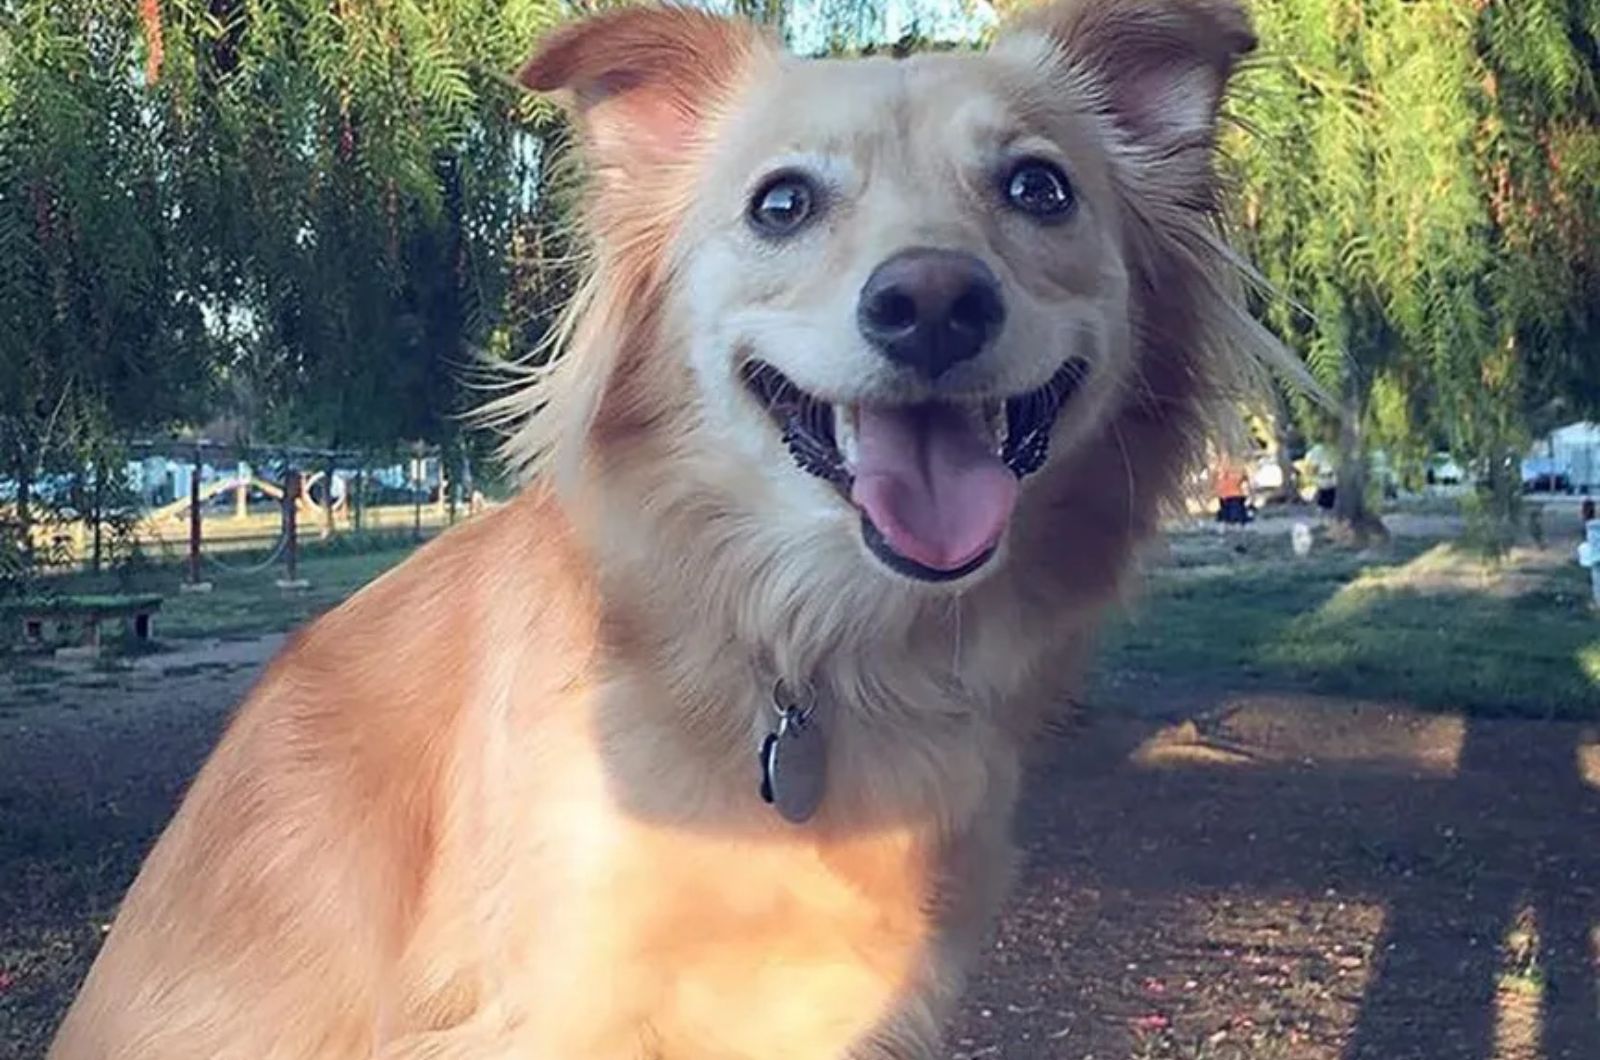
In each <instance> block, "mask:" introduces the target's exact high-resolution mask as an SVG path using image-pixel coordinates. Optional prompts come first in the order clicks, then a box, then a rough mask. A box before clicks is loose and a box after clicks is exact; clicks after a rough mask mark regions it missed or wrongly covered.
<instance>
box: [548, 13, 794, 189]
mask: <svg viewBox="0 0 1600 1060" xmlns="http://www.w3.org/2000/svg"><path fill="white" fill-rule="evenodd" d="M771 47H772V45H771V44H770V43H769V42H768V40H767V38H766V37H765V36H764V35H763V34H762V33H761V32H760V31H759V30H758V29H757V28H756V27H755V26H754V25H752V24H750V23H748V22H743V21H738V20H734V19H728V18H720V17H717V16H714V15H708V14H706V13H704V12H700V11H694V10H689V9H686V8H676V7H628V8H622V9H620V10H616V11H611V12H608V13H606V14H602V15H597V16H594V17H592V18H588V19H584V20H582V21H579V22H574V23H572V24H569V25H567V26H563V27H561V28H559V29H557V30H554V31H553V32H551V33H550V34H549V36H547V37H546V38H545V39H544V40H543V41H542V42H541V44H540V46H539V49H538V51H537V53H536V54H535V55H534V56H533V58H532V59H530V60H529V61H528V63H527V65H525V66H524V67H523V68H522V72H521V75H520V78H519V79H520V80H521V82H522V84H523V85H524V86H526V87H527V88H530V89H532V90H534V91H536V92H561V93H563V94H564V95H565V96H566V98H567V101H568V104H569V106H570V107H571V109H572V111H573V113H574V115H575V117H576V118H577V122H578V126H579V129H580V130H581V132H582V134H583V139H584V145H585V148H586V150H587V152H588V154H589V156H590V159H591V161H592V162H594V163H596V164H597V165H599V166H601V167H611V166H618V167H621V168H622V169H624V170H636V169H638V168H639V167H640V166H651V165H658V164H669V163H671V162H673V161H677V160H681V159H682V156H683V155H684V154H685V153H686V152H687V151H688V150H689V149H691V148H692V147H693V146H694V143H695V141H696V139H697V137H698V135H699V133H700V132H701V130H702V128H703V126H704V124H705V121H706V119H707V118H708V117H709V116H710V115H711V114H712V113H714V111H715V109H716V107H717V106H718V104H719V103H720V102H722V101H723V100H724V99H725V98H726V96H727V94H728V92H729V91H730V90H731V89H732V87H733V86H734V85H736V84H737V82H738V81H739V79H740V76H741V74H742V72H743V71H744V70H745V68H746V67H747V65H748V64H749V62H750V60H751V58H752V57H753V56H754V55H755V54H757V53H758V52H761V51H764V50H769V49H771Z"/></svg>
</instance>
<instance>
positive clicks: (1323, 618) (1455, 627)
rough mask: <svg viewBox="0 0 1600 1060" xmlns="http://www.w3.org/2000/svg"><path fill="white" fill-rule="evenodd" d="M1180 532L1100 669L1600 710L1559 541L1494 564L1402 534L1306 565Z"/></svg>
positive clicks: (1531, 710) (1457, 706) (1585, 606)
mask: <svg viewBox="0 0 1600 1060" xmlns="http://www.w3.org/2000/svg"><path fill="white" fill-rule="evenodd" d="M1228 545H1230V546H1234V547H1237V548H1239V549H1242V550H1243V551H1242V553H1241V552H1236V551H1234V547H1227V548H1223V547H1219V545H1218V543H1217V538H1216V535H1212V534H1200V535H1193V536H1192V538H1191V539H1190V540H1188V541H1185V540H1184V539H1183V537H1182V536H1180V537H1179V538H1178V539H1177V540H1176V541H1175V546H1176V547H1175V553H1176V555H1175V561H1174V562H1169V563H1164V564H1162V565H1160V566H1158V567H1156V568H1155V569H1154V570H1153V571H1152V572H1151V575H1150V578H1149V582H1148V585H1147V587H1146V591H1145V592H1144V594H1143V596H1142V598H1141V599H1140V600H1139V601H1138V602H1137V603H1136V604H1135V605H1134V606H1133V608H1132V609H1131V611H1130V613H1129V614H1127V615H1125V616H1124V617H1123V618H1122V619H1121V620H1120V621H1117V622H1115V623H1113V624H1112V626H1111V628H1110V629H1109V630H1108V632H1107V635H1106V638H1105V643H1104V650H1103V652H1102V656H1101V668H1102V673H1129V674H1135V675H1140V674H1143V675H1151V676H1155V677H1159V678H1168V679H1174V680H1186V681H1188V680H1200V681H1206V682H1212V683H1233V684H1237V683H1241V682H1247V683H1252V684H1258V685H1269V686H1276V687H1286V688H1293V689H1304V690H1310V691H1322V692H1332V693H1341V694H1347V695H1355V696H1361V697H1364V698H1372V699H1394V700H1404V701H1407V702H1410V703H1413V704H1415V705H1418V706H1422V707H1427V708H1432V709H1441V710H1461V711H1464V712H1467V713H1471V714H1475V715H1479V716H1521V717H1565V718H1600V615H1597V614H1596V613H1595V612H1594V611H1593V610H1592V608H1591V607H1590V606H1589V603H1588V595H1589V589H1588V576H1587V574H1586V572H1584V571H1583V570H1581V569H1580V568H1578V566H1577V565H1576V564H1575V563H1573V562H1571V561H1570V560H1565V561H1563V557H1562V556H1561V555H1560V553H1559V550H1554V551H1552V552H1551V553H1544V554H1537V553H1519V554H1514V555H1513V556H1512V557H1511V560H1510V561H1509V562H1508V563H1506V564H1503V565H1501V566H1499V567H1491V566H1489V565H1487V564H1485V563H1483V562H1482V561H1480V560H1478V559H1477V558H1475V557H1474V556H1472V555H1470V554H1468V553H1466V552H1464V551H1463V550H1461V549H1459V548H1458V547H1456V546H1455V545H1452V544H1449V543H1438V542H1429V541H1405V542H1399V543H1396V544H1393V545H1390V546H1388V547H1386V548H1384V549H1381V550H1378V551H1376V552H1374V553H1369V554H1355V553H1351V552H1343V551H1336V550H1332V549H1321V550H1319V551H1317V552H1316V553H1314V554H1313V556H1311V557H1308V558H1306V559H1296V558H1294V557H1293V556H1292V555H1290V554H1289V549H1288V547H1287V545H1286V544H1285V543H1284V542H1283V540H1282V539H1281V538H1278V539H1272V540H1264V539H1257V538H1254V537H1253V535H1251V536H1249V537H1247V536H1246V535H1237V537H1232V536H1230V538H1229V539H1228Z"/></svg>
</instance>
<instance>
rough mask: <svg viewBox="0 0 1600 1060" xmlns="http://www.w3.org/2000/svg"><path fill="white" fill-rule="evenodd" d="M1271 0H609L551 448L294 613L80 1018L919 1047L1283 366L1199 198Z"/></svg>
mask: <svg viewBox="0 0 1600 1060" xmlns="http://www.w3.org/2000/svg"><path fill="white" fill-rule="evenodd" d="M1253 45H1254V38H1253V36H1252V32H1251V28H1250V25H1249V22H1248V20H1247V17H1246V15H1245V13H1244V12H1243V10H1242V8H1241V6H1240V4H1239V2H1238V0H1058V2H1056V3H1054V4H1053V5H1051V6H1048V7H1044V8H1041V9H1037V10H1035V11H1033V12H1031V13H1030V14H1028V15H1026V16H1025V17H1023V18H1021V19H1019V20H1018V21H1016V22H1014V23H1013V24H1010V25H1008V26H1006V27H1004V28H1003V30H1002V31H1001V32H1000V33H999V34H998V35H997V37H996V39H995V41H994V42H993V43H992V45H990V46H989V47H988V48H987V49H986V50H983V51H973V52H946V53H939V54H926V55H919V56H915V57H911V58H905V59H890V58H886V57H877V58H860V59H849V60H816V59H801V58H798V57H795V56H792V55H789V54H787V53H785V51H784V50H783V49H782V48H781V47H780V46H779V45H778V44H777V43H776V42H775V41H774V40H773V39H772V38H771V37H770V36H769V35H768V34H766V33H765V32H764V31H762V30H761V29H759V28H757V27H755V26H753V25H751V24H747V23H744V22H741V21H738V20H733V19H727V18H722V17H716V16H713V15H709V14H706V13H702V12H697V11H693V10H688V9H681V8H643V7H629V8H625V9H620V10H615V11H612V12H610V13H605V14H601V15H598V16H595V17H592V18H590V19H588V20H585V21H581V22H578V23H575V24H572V25H568V26H565V27H562V28H559V29H557V30H555V31H552V32H551V33H550V34H549V35H547V36H546V37H545V39H544V40H543V41H542V43H541V44H540V45H539V47H538V49H537V52H536V54H535V55H534V57H533V58H532V60H531V61H530V62H529V63H528V65H527V66H526V68H525V69H524V71H523V72H522V75H521V79H522V82H523V83H524V84H525V85H526V86H527V87H528V88H529V89H530V90H534V91H538V92H549V93H556V94H559V95H560V96H561V97H562V98H563V99H564V100H565V103H566V105H567V106H568V107H569V108H570V111H571V115H572V120H573V123H574V127H575V129H576V131H577V141H578V146H579V157H580V158H581V160H582V161H581V165H582V167H583V175H584V180H585V184H584V188H585V190H584V192H583V204H584V212H583V227H584V231H585V232H586V233H588V236H589V238H590V242H591V244H592V262H591V265H590V268H589V270H588V274H587V280H586V282H585V283H584V284H583V286H582V289H581V291H580V292H579V294H578V295H577V296H576V297H575V299H574V301H573V304H572V306H571V308H570V311H569V313H568V315H567V317H566V323H565V326H564V327H563V328H562V329H561V341H562V344H563V345H562V348H563V353H562V355H561V356H559V357H557V358H555V359H554V360H553V361H550V362H549V363H548V364H547V365H546V366H544V367H540V368H538V369H531V368H530V369H528V371H527V378H526V382H525V385H519V386H518V387H517V388H516V389H515V390H514V391H512V392H511V393H510V394H509V395H508V396H505V397H502V398H501V399H500V400H498V401H497V402H496V403H495V404H494V406H493V407H492V408H491V410H490V414H491V415H493V416H498V417H501V418H502V419H504V420H506V421H508V422H512V423H514V424H515V426H514V427H513V428H512V429H511V431H510V433H509V437H508V439H507V442H506V454H507V457H508V459H509V460H510V462H511V463H512V464H514V465H515V466H517V467H518V468H520V469H523V470H525V471H526V472H527V473H528V478H529V483H530V484H529V485H528V486H527V487H526V488H525V489H524V490H523V491H522V492H521V493H520V494H519V495H518V497H517V498H515V499H514V500H512V501H511V502H509V503H507V504H505V505H504V506H501V507H499V508H497V509H495V510H494V511H492V512H489V513H486V514H484V515H481V516H478V517H475V518H474V519H472V520H469V521H468V522H467V523H465V524H463V525H462V526H461V527H458V528H456V529H454V530H452V531H450V532H448V533H446V534H444V535H442V536H441V537H440V538H439V539H437V540H436V541H434V542H432V543H430V544H428V545H427V546H425V547H423V548H422V549H420V550H419V551H418V552H417V553H416V554H415V555H414V556H413V557H412V558H410V559H409V560H407V561H406V562H404V563H402V564H401V565H400V566H399V567H397V568H396V569H394V570H393V571H391V572H390V573H388V574H386V575H384V576H383V577H381V578H379V579H378V580H377V581H375V582H373V583H372V584H371V585H369V586H368V587H366V588H365V589H363V590H362V591H361V592H359V593H357V594H356V595H355V596H354V597H353V598H351V599H350V600H349V601H348V602H346V603H345V604H344V605H343V606H341V607H339V608H337V609H335V610H334V611H332V612H330V613H328V614H327V615H325V616H324V617H322V618H321V619H320V620H318V621H316V622H315V623H313V624H312V625H311V626H310V628H309V629H307V630H305V631H304V632H303V633H301V634H299V635H297V636H296V637H295V638H294V639H293V641H292V643H290V644H289V645H288V646H287V647H286V648H285V649H284V650H283V652H282V653H281V654H280V655H279V656H278V657H277V658H276V659H275V660H274V661H273V662H272V663H271V664H270V665H269V666H268V668H267V670H266V672H265V673H264V675H263V676H262V678H261V679H260V681H259V683H258V684H257V685H256V687H255V688H254V689H253V690H252V692H251V693H250V695H249V696H248V698H247V700H246V701H245V703H244V704H243V706H242V707H241V709H240V710H239V712H238V714H237V715H236V716H235V717H234V719H233V720H232V721H231V723H230V725H229V727H228V729H227V731H226V733H225V735H224V737H223V738H222V740H221V743H220V745H219V746H218V748H217V749H216V751H215V753H214V754H213V756H212V757H211V758H210V760H209V761H208V762H207V763H206V764H205V766H204V767H203V768H202V769H201V771H200V773H199V775H198V777H197V779H196V780H195V781H194V783H193V786H192V789H191V790H190V791H189V792H188V794H187V796H186V798H185V799H184V800H183V803H182V805H181V807H180V809H179V810H178V812H177V814H176V816H175V817H174V819H173V820H172V822H171V824H170V826H169V827H168V829H167V830H166V832H165V834H164V835H163V836H162V837H161V839H160V840H159V842H158V843H157V844H156V846H155V848H154V849H153V851H152V852H151V854H150V855H149V858H148V860H147V862H146V864H145V865H144V867H143V869H142V871H141V873H140V875H139V877H138V879H137V880H136V882H135V883H134V885H133V887H132V889H131V890H130V891H129V893H128V895H127V897H126V899H125V901H124V903H123V905H122V908H121V910H120V912H119V915H118V917H117V919H116V922H115V924H114V926H113V927H112V929H111V931H110V933H109V936H108V937H107V939H106V941H105V945H104V948H103V949H102V951H101V952H100V954H99V956H98V958H97V960H96V962H95V964H94V966H93V968H92V970H91V972H90V974H89V976H88V978H87V981H86V982H85V984H84V986H83V988H82V991H81V993H80V994H79V996H78V997H77V999H76V1001H75V1003H74V1005H73V1006H72V1008H71V1010H70V1012H69V1014H68V1015H67V1017H66V1019H65V1022H64V1024H63V1026H62V1028H61V1029H60V1031H59V1033H58V1036H57V1038H56V1040H55V1043H54V1046H53V1051H52V1053H51V1056H52V1057H54V1058H55V1060H111V1058H116V1060H135V1058H137V1060H158V1058H159V1060H179V1058H191V1057H192V1058H196V1060H199V1058H204V1060H279V1058H282V1060H290V1058H325V1060H338V1058H352V1060H353V1058H357V1057H360V1058H372V1057H377V1058H382V1060H456V1058H461V1060H467V1058H470V1060H499V1058H507V1060H509V1058H513V1057H515V1058H522V1060H528V1058H539V1060H544V1058H550V1060H576V1058H587V1060H732V1058H751V1057H761V1058H764V1060H827V1058H844V1057H848V1058H852V1060H869V1058H870V1060H882V1058H898V1060H906V1058H929V1057H936V1056H939V1055H941V1054H940V1035H941V1026H942V1024H943V1023H944V1022H945V1020H946V1019H947V1017H948V1015H949V1014H950V1013H951V1011H952V1008H953V1005H954V1003H955V1002H956V1001H957V999H958V997H959V995H960V992H961V986H962V980H963V974H964V972H965V970H966V969H967V968H968V967H969V966H970V964H971V963H972V961H973V959H974V957H975V955H976V953H977V951H978V950H979V949H980V947H981V945H982V942H983V939H984V937H985V930H986V927H987V925H988V924H989V923H990V920H991V918H992V916H993V915H994V914H995V912H996V910H997V907H998V905H999V903H1000V902H1001V900H1002V898H1003V896H1004V894H1005V893H1006V890H1007V887H1008V885H1009V882H1010V880H1011V877H1012V873H1013V865H1014V861H1015V856H1014V853H1013V848H1012V844H1011V840H1010V837H1009V833H1010V827H1011V819H1012V816H1013V810H1014V807H1015V805H1016V802H1017V798H1018V793H1019V789H1020V788H1021V786H1022V784H1023V779H1024V776H1025V771H1026V764H1027V759H1026V755H1025V751H1026V750H1027V748H1028V747H1029V746H1030V745H1032V744H1034V743H1036V742H1037V740H1038V736H1039V733H1040V731H1041V727H1042V726H1044V725H1045V724H1046V723H1047V721H1048V720H1049V717H1050V713H1051V711H1052V709H1053V707H1052V704H1054V703H1058V702H1060V701H1062V700H1063V698H1064V697H1065V691H1064V690H1066V689H1067V688H1069V687H1070V686H1071V684H1072V682H1073V681H1074V680H1076V675H1077V673H1078V672H1079V670H1080V669H1081V666H1082V662H1083V659H1084V656H1085V654H1086V652H1087V651H1088V647H1089V644H1090V641H1091V637H1092V634H1093V629H1094V625H1095V622H1096V617H1097V615H1099V614H1100V613H1101V612H1103V610H1104V609H1105V607H1106V606H1107V605H1108V604H1110V603H1112V602H1114V601H1115V600H1117V599H1118V598H1119V596H1120V594H1121V593H1122V592H1123V589H1124V586H1125V583H1126V582H1127V580H1128V579H1127V573H1128V571H1129V570H1130V569H1131V568H1132V566H1133V558H1134V555H1135V550H1136V549H1137V548H1138V546H1139V544H1140V542H1141V541H1143V540H1144V539H1146V538H1147V537H1148V536H1149V535H1150V534H1151V533H1152V532H1153V531H1154V530H1155V528H1156V524H1157V521H1158V518H1159V516H1160V514H1161V512H1162V511H1163V505H1164V504H1166V503H1167V502H1169V501H1171V500H1172V499H1173V498H1174V497H1175V496H1177V494H1178V493H1179V492H1180V490H1181V488H1182V483H1183V481H1184V476H1185V474H1186V473H1187V471H1188V470H1189V469H1190V467H1191V464H1192V462H1193V458H1194V456H1195V454H1196V453H1198V452H1199V451H1200V449H1201V447H1202V446H1203V444H1204V439H1205V438H1206V437H1207V436H1208V433H1209V432H1210V431H1211V427H1210V424H1211V423H1212V422H1213V419H1214V417H1215V415H1216V414H1217V411H1218V410H1219V409H1223V408H1225V407H1226V406H1227V405H1228V404H1229V402H1231V401H1232V400H1234V398H1235V397H1236V396H1237V394H1239V393H1241V392H1243V389H1242V388H1246V387H1248V386H1249V385H1250V383H1251V381H1252V380H1253V379H1256V378H1257V377H1259V376H1260V375H1261V374H1262V373H1263V372H1264V371H1268V370H1272V369H1277V370H1280V371H1282V370H1288V368H1289V362H1288V361H1287V360H1286V358H1285V355H1284V354H1283V353H1282V351H1281V349H1279V347H1277V346H1276V344H1274V343H1273V341H1272V340H1271V338H1270V337H1269V336H1268V334H1267V333H1266V332H1264V331H1263V330H1262V329H1261V328H1260V327H1259V326H1258V325H1257V324H1256V323H1255V322H1254V321H1253V320H1252V319H1251V317H1250V316H1249V314H1248V313H1247V311H1246V308H1245V305H1244V301H1243V295H1242V293H1241V291H1242V286H1243V285H1242V283H1241V282H1240V276H1241V263H1240V261H1239V259H1238V257H1237V256H1236V255H1235V254H1234V253H1233V252H1232V251H1231V250H1230V249H1229V247H1228V244H1227V243H1226V241H1225V240H1224V238H1223V236H1222V234H1221V231H1220V227H1219V224H1218V217H1219V203H1220V197H1221V193H1222V181H1221V180H1220V178H1219V175H1218V169H1217V159H1216V141H1217V131H1218V123H1219V107H1220V105H1221V101H1222V99H1223V97H1224V93H1225V91H1226V89H1227V86H1228V84H1229V82H1230V79H1231V77H1232V75H1233V73H1234V72H1235V69H1236V67H1237V66H1238V65H1239V63H1240V62H1241V60H1242V58H1243V57H1244V56H1245V55H1246V54H1247V53H1249V52H1250V51H1251V49H1252V47H1253Z"/></svg>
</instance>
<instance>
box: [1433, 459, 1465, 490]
mask: <svg viewBox="0 0 1600 1060" xmlns="http://www.w3.org/2000/svg"><path fill="white" fill-rule="evenodd" d="M1427 477H1428V485H1430V486H1459V485H1460V484H1461V483H1462V482H1464V481H1466V478H1467V471H1466V469H1465V468H1463V467H1462V466H1461V465H1460V464H1458V463H1456V460H1455V457H1453V456H1451V455H1450V454H1449V453H1434V454H1433V455H1432V456H1430V457H1429V458H1428V468H1427Z"/></svg>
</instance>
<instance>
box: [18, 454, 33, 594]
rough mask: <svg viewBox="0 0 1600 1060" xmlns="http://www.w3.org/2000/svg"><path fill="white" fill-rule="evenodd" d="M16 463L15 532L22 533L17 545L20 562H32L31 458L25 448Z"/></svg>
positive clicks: (29, 563)
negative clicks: (20, 554) (20, 551)
mask: <svg viewBox="0 0 1600 1060" xmlns="http://www.w3.org/2000/svg"><path fill="white" fill-rule="evenodd" d="M21 457H22V459H21V460H20V461H19V462H18V464H17V532H18V533H19V534H21V535H22V540H21V542H20V543H19V546H18V547H20V548H21V549H22V562H23V563H24V564H27V565H30V566H31V565H32V563H33V460H32V458H31V457H30V456H29V455H28V452H27V450H23V451H22V453H21Z"/></svg>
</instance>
